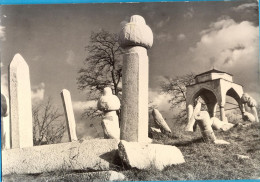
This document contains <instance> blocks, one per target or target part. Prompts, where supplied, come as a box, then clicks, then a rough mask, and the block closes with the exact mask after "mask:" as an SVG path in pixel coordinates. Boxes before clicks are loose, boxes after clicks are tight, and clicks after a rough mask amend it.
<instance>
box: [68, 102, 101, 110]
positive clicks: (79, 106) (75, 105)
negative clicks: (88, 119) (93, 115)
mask: <svg viewBox="0 0 260 182" xmlns="http://www.w3.org/2000/svg"><path fill="white" fill-rule="evenodd" d="M72 106H73V110H74V111H75V112H82V111H84V110H85V109H88V108H96V107H97V101H95V100H90V101H73V102H72Z"/></svg>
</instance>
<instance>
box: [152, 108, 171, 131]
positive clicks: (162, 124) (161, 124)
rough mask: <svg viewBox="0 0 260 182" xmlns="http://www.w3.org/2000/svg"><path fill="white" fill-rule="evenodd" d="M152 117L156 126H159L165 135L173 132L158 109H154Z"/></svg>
mask: <svg viewBox="0 0 260 182" xmlns="http://www.w3.org/2000/svg"><path fill="white" fill-rule="evenodd" d="M152 115H153V119H154V122H155V123H156V125H158V127H159V128H160V130H161V131H162V132H163V133H167V132H168V133H171V132H172V131H171V129H170V127H169V126H168V124H167V123H166V121H165V120H164V119H163V117H162V115H161V113H160V112H159V111H158V110H157V109H153V111H152Z"/></svg>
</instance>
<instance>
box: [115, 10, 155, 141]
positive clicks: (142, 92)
mask: <svg viewBox="0 0 260 182" xmlns="http://www.w3.org/2000/svg"><path fill="white" fill-rule="evenodd" d="M119 44H120V46H121V47H123V48H124V49H125V54H124V58H123V76H122V88H123V96H122V115H121V119H122V126H121V128H120V129H121V133H120V137H121V139H122V140H126V141H129V142H130V141H131V142H141V141H147V140H148V80H149V79H148V69H149V68H148V67H149V66H148V56H147V49H148V48H151V47H152V44H153V33H152V30H151V29H150V27H148V26H147V25H146V23H145V20H144V18H143V17H141V16H139V15H133V16H131V18H130V22H129V23H127V24H125V26H124V27H123V28H122V29H121V32H120V34H119Z"/></svg>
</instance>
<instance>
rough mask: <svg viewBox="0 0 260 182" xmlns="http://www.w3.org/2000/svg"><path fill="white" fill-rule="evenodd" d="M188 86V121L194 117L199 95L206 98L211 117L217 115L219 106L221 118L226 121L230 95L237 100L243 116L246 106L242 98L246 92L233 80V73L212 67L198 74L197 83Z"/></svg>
mask: <svg viewBox="0 0 260 182" xmlns="http://www.w3.org/2000/svg"><path fill="white" fill-rule="evenodd" d="M186 88H187V91H186V106H187V112H188V121H189V120H190V118H191V117H192V114H193V111H194V102H195V99H196V98H198V97H201V98H202V99H203V100H204V102H205V104H206V106H207V108H208V112H209V115H210V117H215V116H216V110H217V107H219V111H220V120H222V121H225V120H226V116H225V104H226V98H227V96H230V97H232V98H233V99H235V100H236V101H237V103H238V106H239V108H240V110H241V113H242V117H243V113H244V106H243V104H242V103H241V99H240V98H241V97H242V95H243V93H244V92H243V87H242V86H241V85H239V84H236V83H234V82H233V77H232V75H231V74H229V73H226V72H222V71H219V70H216V69H212V70H210V71H207V72H204V73H201V74H199V75H196V76H195V84H193V85H189V86H187V87H186Z"/></svg>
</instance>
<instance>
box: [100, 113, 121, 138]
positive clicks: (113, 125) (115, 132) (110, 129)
mask: <svg viewBox="0 0 260 182" xmlns="http://www.w3.org/2000/svg"><path fill="white" fill-rule="evenodd" d="M101 124H102V127H103V131H104V138H107V139H109V138H112V139H118V140H119V139H120V129H119V123H118V116H117V114H116V111H110V112H107V113H105V116H104V118H103V119H102V122H101Z"/></svg>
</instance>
